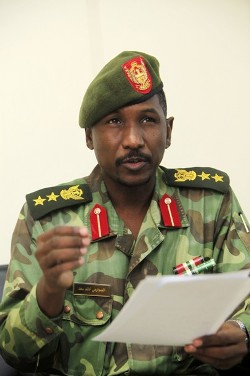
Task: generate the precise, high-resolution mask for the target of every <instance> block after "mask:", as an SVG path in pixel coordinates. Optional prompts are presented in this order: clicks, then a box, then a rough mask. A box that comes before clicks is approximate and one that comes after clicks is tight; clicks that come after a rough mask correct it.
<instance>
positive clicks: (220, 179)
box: [211, 174, 223, 183]
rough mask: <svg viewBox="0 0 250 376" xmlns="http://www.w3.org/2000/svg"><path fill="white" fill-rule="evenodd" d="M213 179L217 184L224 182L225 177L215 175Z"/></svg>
mask: <svg viewBox="0 0 250 376" xmlns="http://www.w3.org/2000/svg"><path fill="white" fill-rule="evenodd" d="M211 178H212V179H214V181H216V183H217V182H218V181H222V182H223V176H221V175H218V174H215V175H214V176H211Z"/></svg>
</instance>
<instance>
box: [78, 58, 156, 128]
mask: <svg viewBox="0 0 250 376" xmlns="http://www.w3.org/2000/svg"><path fill="white" fill-rule="evenodd" d="M140 56H141V57H142V58H143V59H144V63H145V65H146V67H147V69H148V71H149V74H150V76H151V79H152V88H151V89H150V92H149V93H146V94H145V93H143V92H142V91H141V92H138V91H136V90H135V89H134V88H133V86H132V85H131V83H130V82H129V80H128V79H127V76H126V74H125V73H124V70H123V69H122V65H123V64H124V63H126V62H128V61H129V60H131V59H133V58H135V59H136V58H138V57H140ZM162 87H163V84H162V81H161V78H160V75H159V62H158V60H157V59H156V58H155V57H153V56H151V55H148V54H146V53H144V52H138V51H124V52H122V53H120V54H119V55H118V56H116V57H114V58H113V59H112V60H111V61H109V62H108V63H107V64H106V65H105V66H104V67H103V68H102V70H101V71H100V72H99V73H98V75H97V76H96V77H95V79H94V80H93V81H92V82H91V84H90V85H89V87H88V89H87V91H86V93H85V95H84V97H83V101H82V105H81V108H80V114H79V125H80V127H82V128H87V127H91V126H92V125H94V124H95V123H96V122H97V121H98V120H100V119H101V118H103V117H104V116H106V115H108V114H109V113H111V112H112V111H114V110H117V109H119V108H121V107H123V106H125V105H128V104H134V103H139V102H143V101H145V100H147V99H149V98H150V97H152V96H153V95H154V94H156V93H158V92H159V91H160V90H161V89H162Z"/></svg>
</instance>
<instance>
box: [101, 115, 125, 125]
mask: <svg viewBox="0 0 250 376" xmlns="http://www.w3.org/2000/svg"><path fill="white" fill-rule="evenodd" d="M105 123H106V124H111V125H112V124H113V125H120V124H121V123H122V122H121V120H120V119H119V118H117V117H112V118H110V119H107V120H106V122H105Z"/></svg>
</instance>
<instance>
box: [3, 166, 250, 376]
mask: <svg viewBox="0 0 250 376" xmlns="http://www.w3.org/2000/svg"><path fill="white" fill-rule="evenodd" d="M183 171H184V172H185V171H186V170H178V172H180V174H181V173H182V172H183ZM189 173H191V175H190V174H189V179H187V178H186V180H185V179H182V178H181V177H178V178H176V176H177V175H176V170H174V172H173V171H172V170H171V171H170V170H165V169H163V168H162V169H161V168H159V169H158V171H157V179H156V186H155V191H154V195H153V198H152V201H151V204H150V207H149V209H148V212H147V214H146V216H145V219H144V221H143V223H142V226H141V229H140V233H139V235H138V237H137V239H136V240H134V239H133V236H132V234H131V232H130V230H129V229H128V228H126V227H125V226H124V223H123V222H122V220H121V219H120V218H119V217H118V216H117V214H116V212H115V210H114V208H113V206H112V204H111V202H110V200H109V197H108V194H107V191H106V188H105V185H104V182H103V180H102V178H101V176H100V170H99V167H96V168H95V169H94V171H93V172H92V174H91V175H90V176H89V177H87V178H84V179H77V180H75V181H73V182H71V183H70V186H73V187H80V186H81V185H82V184H87V186H85V187H86V197H87V199H86V197H85V198H83V201H84V200H85V203H84V204H82V201H81V199H80V200H78V201H77V199H76V198H75V199H71V200H69V201H68V200H67V199H66V198H64V200H61V201H62V204H58V201H59V198H60V197H59V191H58V189H57V187H53V189H50V190H49V191H48V190H47V191H46V190H45V191H42V190H41V191H39V192H36V193H34V194H32V195H30V196H28V201H29V206H28V205H27V203H26V204H25V205H24V207H23V209H22V211H21V213H20V216H19V220H18V223H17V226H16V229H15V232H14V234H13V248H12V258H11V262H10V267H9V270H8V274H7V280H6V284H5V290H4V296H3V301H2V304H1V316H0V323H1V333H0V344H1V346H0V347H1V351H2V354H3V356H4V357H5V359H6V360H7V361H8V362H9V363H11V364H12V365H14V366H16V367H17V368H20V369H23V370H26V372H27V371H28V370H29V371H33V372H34V371H35V370H36V372H37V374H38V375H58V374H59V375H71V376H83V375H85V376H87V375H88V376H97V375H118V374H123V375H129V374H130V375H144V376H145V375H217V374H218V373H217V371H216V370H215V369H213V368H211V367H210V366H208V365H205V364H201V363H200V362H198V361H197V360H195V359H194V358H193V357H192V356H190V355H188V354H186V353H185V352H184V351H183V349H182V348H173V347H170V346H141V345H131V344H114V343H101V342H96V341H91V339H92V338H94V337H95V336H96V335H98V334H100V333H101V332H102V331H103V329H105V328H106V327H107V325H109V323H110V322H111V321H112V320H113V319H114V318H115V317H116V316H117V314H118V313H119V311H120V310H121V308H122V307H123V305H124V304H125V302H126V301H127V300H128V299H129V297H130V296H131V294H132V293H133V291H134V289H135V288H136V286H137V285H138V283H139V281H140V280H141V279H143V278H145V276H146V275H161V274H162V275H168V274H173V267H175V266H176V265H177V264H180V263H183V262H185V261H187V260H190V259H191V258H193V257H195V256H197V255H201V256H204V257H209V258H214V260H215V262H216V266H215V267H214V270H213V272H215V273H221V272H229V271H235V270H239V269H243V268H248V267H249V266H250V234H249V233H248V232H247V231H246V227H245V225H244V223H243V222H242V219H241V217H240V216H239V213H241V208H240V206H239V204H238V202H237V199H236V197H235V195H234V193H233V191H232V190H231V188H230V187H229V185H228V183H225V179H226V175H225V174H222V173H221V172H218V171H217V170H209V173H207V172H206V169H200V170H199V169H193V170H190V171H189ZM192 173H193V175H192ZM223 181H224V183H223ZM60 189H61V188H60ZM67 189H68V185H65V190H64V192H67ZM88 189H89V190H90V192H91V193H92V198H91V193H90V192H88ZM61 191H62V190H61ZM166 192H167V194H168V195H169V196H171V197H172V198H173V199H175V200H176V203H177V207H178V213H179V215H180V219H181V225H180V227H178V228H176V227H175V226H170V227H166V226H164V225H163V222H162V218H161V212H160V210H159V205H158V202H159V199H160V198H161V197H162V196H163V195H164V194H165V193H166ZM48 193H49V194H48ZM83 196H84V193H83ZM52 197H54V199H52ZM64 197H66V196H64ZM73 201H74V202H73ZM39 202H40V204H39ZM41 202H42V203H41ZM32 203H33V204H32ZM34 203H35V204H34ZM96 203H99V204H100V205H102V206H104V207H105V208H106V209H107V213H108V221H109V228H110V233H109V235H107V236H105V237H103V238H100V239H98V240H96V241H92V243H91V245H90V247H89V250H88V253H87V256H86V258H85V260H86V263H85V264H84V265H83V266H82V267H80V268H79V269H77V270H75V273H74V286H72V288H71V289H68V290H67V292H66V296H65V304H64V311H63V312H62V314H61V315H60V316H59V317H57V318H54V319H53V320H51V319H49V318H48V317H46V316H45V315H44V314H43V313H42V312H41V311H40V309H39V306H38V304H37V300H36V285H37V282H38V280H39V278H40V277H41V270H40V267H39V265H38V263H37V261H36V258H35V251H36V238H37V236H38V235H39V234H41V233H43V232H44V231H47V230H49V229H51V228H52V227H54V226H56V225H73V226H83V225H84V226H87V227H88V229H89V231H90V229H91V224H90V211H91V209H92V208H93V207H94V205H95V204H96ZM32 205H33V206H35V210H34V208H33V209H32ZM44 208H45V209H44ZM31 212H32V213H33V214H32V215H31ZM35 218H36V219H35ZM176 278H179V277H176ZM77 282H78V283H79V284H77ZM94 290H95V291H97V290H98V291H99V292H100V294H99V295H98V294H97V296H95V293H94ZM81 291H84V292H85V294H82V293H81ZM86 292H87V293H86ZM48 304H49V302H48ZM149 304H150V302H149ZM246 305H247V300H246V302H245V303H244V304H242V305H241V307H238V311H237V314H236V313H235V317H237V318H239V319H240V320H242V321H243V322H244V323H245V325H246V327H247V329H248V330H250V316H249V309H248V308H247V307H246ZM183 315H184V316H185V312H184V313H183ZM152 320H154V317H152ZM166 320H167V313H166ZM187 325H188V323H187Z"/></svg>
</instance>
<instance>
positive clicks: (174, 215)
mask: <svg viewBox="0 0 250 376" xmlns="http://www.w3.org/2000/svg"><path fill="white" fill-rule="evenodd" d="M159 206H160V211H161V216H162V220H163V223H164V226H166V227H181V226H182V224H181V219H180V215H179V212H178V208H177V204H176V201H175V200H174V199H173V198H172V197H170V196H168V195H167V194H166V193H165V194H164V195H163V196H162V198H161V199H160V201H159Z"/></svg>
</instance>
